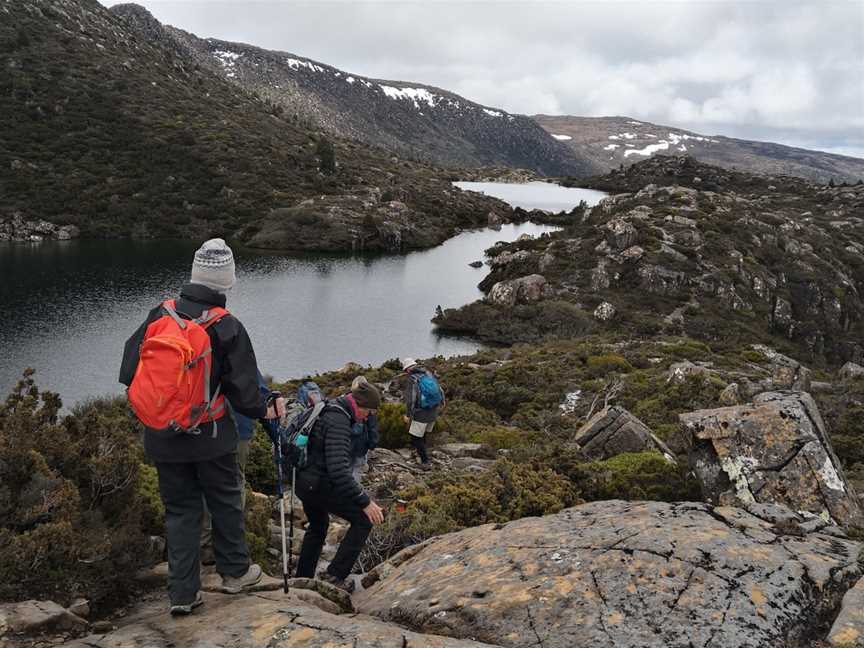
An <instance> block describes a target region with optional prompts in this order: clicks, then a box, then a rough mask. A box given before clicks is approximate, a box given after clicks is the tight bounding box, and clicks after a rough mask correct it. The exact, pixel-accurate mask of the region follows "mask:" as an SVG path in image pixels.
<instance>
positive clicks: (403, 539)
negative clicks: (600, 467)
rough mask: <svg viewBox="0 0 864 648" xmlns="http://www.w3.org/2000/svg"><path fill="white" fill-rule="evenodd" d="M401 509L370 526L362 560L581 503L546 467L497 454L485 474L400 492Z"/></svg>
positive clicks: (564, 481)
mask: <svg viewBox="0 0 864 648" xmlns="http://www.w3.org/2000/svg"><path fill="white" fill-rule="evenodd" d="M399 495H400V497H401V498H402V499H404V500H406V501H407V505H406V510H405V511H404V512H402V513H396V512H394V513H390V514H389V515H388V521H387V522H386V523H385V524H384V525H382V526H380V527H376V528H375V529H373V531H372V536H371V539H370V541H369V546H368V547H367V549H366V550H365V551H364V553H363V556H362V557H361V561H360V564H361V565H366V566H369V565H373V564H377V563H378V562H381V561H382V560H386V559H387V558H389V557H390V556H392V555H393V554H395V553H397V552H399V551H401V550H402V549H404V548H405V547H407V546H409V545H411V544H415V543H417V542H422V541H423V540H425V539H426V538H430V537H432V536H436V535H440V534H442V533H449V532H451V531H457V530H459V529H464V528H467V527H471V526H477V525H480V524H486V523H488V522H508V521H510V520H516V519H519V518H522V517H527V516H532V515H548V514H550V513H557V512H558V511H560V510H561V509H563V508H566V507H568V506H573V505H574V504H577V503H578V502H579V499H578V497H577V493H576V490H575V488H574V487H573V485H572V483H571V482H570V481H569V480H568V479H567V478H566V477H564V476H562V475H560V474H557V473H555V472H553V471H552V470H551V469H549V468H547V467H539V468H538V467H537V466H534V465H531V464H528V463H516V462H512V461H509V460H507V459H501V460H499V461H498V462H496V464H495V466H494V467H493V468H492V469H491V470H490V471H489V472H488V473H486V474H483V475H466V474H462V475H449V476H444V477H439V478H437V479H432V480H431V481H430V483H429V485H428V486H424V485H419V486H415V487H412V488H409V489H407V490H405V491H402V492H401V493H399Z"/></svg>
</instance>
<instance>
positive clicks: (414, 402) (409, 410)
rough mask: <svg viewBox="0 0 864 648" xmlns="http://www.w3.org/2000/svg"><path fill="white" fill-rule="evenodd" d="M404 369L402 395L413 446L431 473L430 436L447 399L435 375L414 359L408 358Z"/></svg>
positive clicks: (403, 364)
mask: <svg viewBox="0 0 864 648" xmlns="http://www.w3.org/2000/svg"><path fill="white" fill-rule="evenodd" d="M402 369H403V370H404V371H405V373H406V374H407V382H406V384H405V388H404V390H403V392H402V393H403V398H404V400H405V412H406V413H405V422H406V423H408V434H409V435H410V436H411V446H412V447H413V448H414V450H415V451H416V452H417V456H418V457H419V459H420V465H421V467H423V469H424V470H428V469H429V468H430V467H431V465H430V463H429V453H428V452H427V451H426V435H428V434H430V433H431V432H432V430H433V429H434V427H435V421H436V420H437V419H438V416H439V415H440V414H441V411H442V410H443V409H444V407H445V405H446V404H447V399H446V397H445V395H444V390H443V389H441V385H440V384H439V382H438V379H437V378H436V377H435V374H433V373H432V372H431V371H429V370H428V369H426V368H425V367H423V366H422V365H420V364H418V363H417V361H416V360H415V359H414V358H405V359H404V360H403V361H402Z"/></svg>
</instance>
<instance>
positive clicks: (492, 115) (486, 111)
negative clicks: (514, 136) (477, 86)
mask: <svg viewBox="0 0 864 648" xmlns="http://www.w3.org/2000/svg"><path fill="white" fill-rule="evenodd" d="M483 112H485V113H486V114H487V115H490V116H491V117H501V115H503V114H504V113H500V112H498V111H497V110H489V109H488V108H484V109H483ZM552 137H557V135H553V136H552ZM567 139H570V138H569V137H568V138H567Z"/></svg>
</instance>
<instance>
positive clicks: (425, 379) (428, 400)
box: [417, 371, 444, 409]
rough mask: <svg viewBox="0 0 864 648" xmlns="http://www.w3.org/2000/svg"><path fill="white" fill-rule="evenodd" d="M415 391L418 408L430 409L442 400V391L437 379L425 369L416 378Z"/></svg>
mask: <svg viewBox="0 0 864 648" xmlns="http://www.w3.org/2000/svg"><path fill="white" fill-rule="evenodd" d="M417 393H418V396H419V398H418V399H417V404H418V406H419V407H420V409H432V408H433V407H438V406H439V405H440V404H441V403H442V402H443V401H444V392H443V391H442V390H441V385H439V384H438V380H437V379H436V378H435V376H433V375H432V374H431V373H430V372H429V371H426V372H425V373H424V374H423V375H422V376H420V378H419V379H418V380H417Z"/></svg>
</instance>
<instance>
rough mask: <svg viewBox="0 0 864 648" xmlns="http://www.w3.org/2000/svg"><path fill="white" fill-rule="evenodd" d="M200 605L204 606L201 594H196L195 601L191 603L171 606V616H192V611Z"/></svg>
mask: <svg viewBox="0 0 864 648" xmlns="http://www.w3.org/2000/svg"><path fill="white" fill-rule="evenodd" d="M201 605H204V598H203V597H202V596H201V592H198V593H197V594H195V600H194V601H192V602H191V603H185V604H183V605H172V606H171V616H188V615H189V614H192V610H194V609H195V608H197V607H199V606H201Z"/></svg>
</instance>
